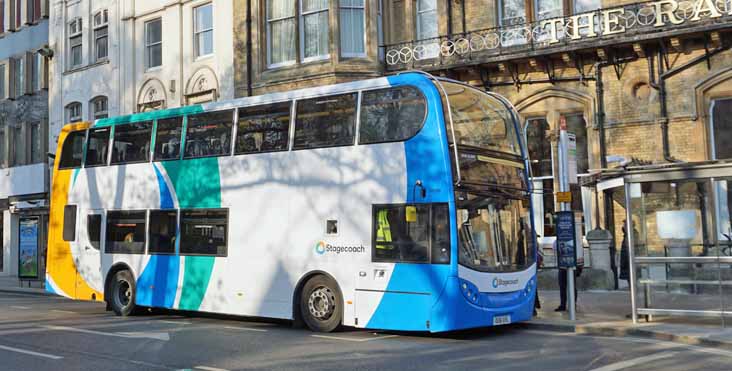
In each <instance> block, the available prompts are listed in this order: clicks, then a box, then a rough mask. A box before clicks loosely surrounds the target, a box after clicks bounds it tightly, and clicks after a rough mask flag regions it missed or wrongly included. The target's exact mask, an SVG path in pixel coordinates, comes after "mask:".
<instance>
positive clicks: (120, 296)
mask: <svg viewBox="0 0 732 371" xmlns="http://www.w3.org/2000/svg"><path fill="white" fill-rule="evenodd" d="M109 288H110V297H109V304H110V306H111V307H112V310H113V311H114V313H116V314H117V315H118V316H123V317H127V316H129V315H131V314H133V313H134V312H135V279H134V278H132V273H130V271H128V270H123V271H119V272H117V273H115V274H114V277H112V283H111V284H110V285H109Z"/></svg>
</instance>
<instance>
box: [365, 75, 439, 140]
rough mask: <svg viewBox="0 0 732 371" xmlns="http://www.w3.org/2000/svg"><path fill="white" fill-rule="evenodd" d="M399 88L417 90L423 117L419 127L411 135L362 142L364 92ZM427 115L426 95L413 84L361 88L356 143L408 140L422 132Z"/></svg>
mask: <svg viewBox="0 0 732 371" xmlns="http://www.w3.org/2000/svg"><path fill="white" fill-rule="evenodd" d="M399 88H411V89H413V90H414V91H416V92H417V94H418V95H419V97H420V98H421V99H422V102H423V103H424V117H422V123H421V124H420V125H419V129H417V130H416V131H415V132H414V134H412V135H411V136H409V137H407V138H405V139H394V140H387V141H379V142H371V143H364V142H362V141H361V128H362V127H363V126H362V125H363V120H362V119H361V115H363V96H364V94H366V93H370V92H376V91H380V90H383V91H386V90H394V89H399ZM428 115H429V104H428V103H427V97H426V96H425V95H424V93H423V92H422V91H421V90H420V89H418V88H417V87H416V86H414V85H399V86H390V87H385V88H375V89H367V90H361V91H360V95H359V99H358V121H357V130H358V134H357V136H358V141H357V145H359V146H368V145H372V144H382V143H396V142H406V141H408V140H410V139H412V138H414V137H416V136H417V135H419V133H421V132H422V129H424V126H425V124H426V123H427V116H428Z"/></svg>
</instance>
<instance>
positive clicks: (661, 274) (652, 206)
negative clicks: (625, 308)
mask: <svg viewBox="0 0 732 371" xmlns="http://www.w3.org/2000/svg"><path fill="white" fill-rule="evenodd" d="M617 175H618V176H617V177H616V179H614V180H613V181H615V184H616V185H617V186H618V188H619V189H618V188H616V189H617V190H620V189H622V191H621V192H616V194H618V196H620V195H622V198H621V199H624V200H623V201H624V204H625V207H626V218H625V221H624V222H623V229H624V230H623V234H622V235H623V236H624V239H625V240H626V241H627V244H628V246H629V248H628V257H629V263H630V264H629V272H628V273H629V279H630V280H629V281H630V293H631V305H632V310H633V311H632V317H633V322H634V323H637V321H638V318H639V317H642V316H645V318H646V319H647V320H651V319H652V317H653V316H701V317H707V319H708V320H712V321H719V324H720V325H721V326H725V319H726V320H727V321H729V319H730V318H729V317H732V225H731V224H730V214H731V213H730V210H731V209H732V163H724V162H709V163H702V164H698V163H697V164H668V165H663V166H654V167H648V168H643V169H636V170H628V171H624V172H622V173H621V174H617ZM621 179H622V180H621ZM619 198H620V197H619ZM631 231H632V232H631Z"/></svg>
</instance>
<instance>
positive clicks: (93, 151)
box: [84, 128, 111, 167]
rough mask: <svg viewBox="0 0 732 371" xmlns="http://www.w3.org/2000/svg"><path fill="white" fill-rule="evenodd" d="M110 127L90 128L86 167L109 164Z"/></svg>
mask: <svg viewBox="0 0 732 371" xmlns="http://www.w3.org/2000/svg"><path fill="white" fill-rule="evenodd" d="M110 132H111V130H110V128H101V129H90V130H89V137H88V138H87V142H86V159H85V160H84V166H85V167H92V166H104V165H106V164H107V154H108V150H109V134H110Z"/></svg>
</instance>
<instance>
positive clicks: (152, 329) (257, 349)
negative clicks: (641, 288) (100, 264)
mask: <svg viewBox="0 0 732 371" xmlns="http://www.w3.org/2000/svg"><path fill="white" fill-rule="evenodd" d="M731 363H732V351H729V350H725V349H716V348H712V347H705V346H696V345H686V344H679V343H674V342H668V341H659V340H654V339H640V338H635V337H628V336H620V337H614V336H598V335H591V334H578V333H569V332H559V331H544V330H538V329H530V328H526V327H525V326H524V325H522V324H513V325H506V326H497V327H491V328H479V329H473V330H469V331H455V332H450V333H441V334H428V333H413V332H393V331H391V332H390V331H370V330H361V329H353V328H343V329H340V330H339V331H336V332H333V333H329V334H318V333H313V332H311V331H309V330H306V329H300V328H292V326H291V324H290V323H289V321H271V320H261V319H253V318H241V317H231V316H215V315H207V314H202V313H181V312H176V311H152V312H147V313H144V314H140V315H136V316H131V317H117V316H115V315H114V314H113V313H111V312H107V311H105V307H104V304H103V303H98V302H88V301H75V300H69V299H66V298H61V297H58V296H47V295H27V294H20V293H16V292H12V293H9V292H0V369H1V370H3V371H15V370H23V371H25V370H34V371H43V370H49V371H57V370H81V371H84V370H90V371H91V370H94V371H96V370H135V371H137V370H198V371H200V370H203V371H228V370H249V369H258V370H259V369H264V370H297V371H302V370H398V371H409V370H415V371H424V370H428V369H429V370H446V371H455V370H470V371H475V370H511V371H524V370H542V371H553V370H557V371H560V370H561V371H567V370H583V371H618V370H643V371H687V370H704V371H717V370H719V371H729V369H730V367H729V365H730V364H731Z"/></svg>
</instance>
